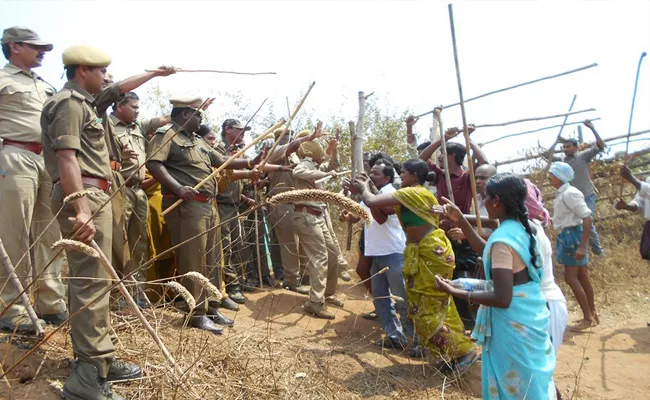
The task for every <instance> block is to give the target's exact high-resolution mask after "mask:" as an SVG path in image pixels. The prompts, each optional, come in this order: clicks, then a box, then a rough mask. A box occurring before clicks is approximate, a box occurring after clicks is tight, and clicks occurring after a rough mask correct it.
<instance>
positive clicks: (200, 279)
mask: <svg viewBox="0 0 650 400" xmlns="http://www.w3.org/2000/svg"><path fill="white" fill-rule="evenodd" d="M183 276H184V277H186V278H189V279H191V280H193V281H194V282H197V283H199V284H200V285H201V286H203V289H205V290H206V291H207V292H208V294H209V295H210V298H213V299H215V300H216V301H221V299H222V297H223V296H222V295H221V291H219V289H217V287H216V286H214V285H213V284H212V282H210V280H209V279H208V278H206V277H205V276H203V275H201V274H200V273H198V272H195V271H192V272H188V273H187V274H185V275H183Z"/></svg>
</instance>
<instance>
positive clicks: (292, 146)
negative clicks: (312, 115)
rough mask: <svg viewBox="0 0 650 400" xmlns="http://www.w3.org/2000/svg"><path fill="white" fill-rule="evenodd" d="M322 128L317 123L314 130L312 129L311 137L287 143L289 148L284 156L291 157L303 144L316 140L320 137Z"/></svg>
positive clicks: (321, 125)
mask: <svg viewBox="0 0 650 400" xmlns="http://www.w3.org/2000/svg"><path fill="white" fill-rule="evenodd" d="M322 128H323V123H322V122H320V121H319V122H318V124H316V129H314V132H312V134H311V135H308V136H303V137H301V138H298V139H296V140H294V141H293V142H291V143H289V146H288V147H287V150H286V152H285V154H284V156H285V157H289V155H291V154H293V153H295V152H296V151H298V148H299V147H300V145H301V144H303V143H305V142H311V141H313V140H316V139H318V138H319V137H321V135H322Z"/></svg>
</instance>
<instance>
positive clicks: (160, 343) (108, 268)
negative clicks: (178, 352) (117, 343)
mask: <svg viewBox="0 0 650 400" xmlns="http://www.w3.org/2000/svg"><path fill="white" fill-rule="evenodd" d="M90 246H91V247H92V248H93V249H95V251H96V252H97V254H99V260H100V261H101V263H102V265H103V266H104V268H106V271H107V272H108V274H109V275H110V276H111V279H113V280H116V281H120V277H119V276H118V275H117V272H115V268H113V266H112V265H111V262H110V261H108V258H106V255H105V254H104V252H103V251H102V249H101V248H100V247H99V246H98V245H97V243H96V242H95V241H94V240H93V241H91V242H90ZM117 287H118V289H119V291H120V292H121V293H122V296H124V298H125V299H126V301H127V303H129V305H130V306H131V307H132V308H133V310H134V311H135V314H136V315H137V317H138V319H139V320H140V322H141V323H142V325H143V326H144V328H145V329H146V330H147V332H149V334H150V335H151V337H152V338H153V341H154V342H155V343H156V345H158V347H159V348H160V351H162V353H163V355H164V356H165V358H166V359H167V362H169V364H170V365H171V366H172V368H173V369H174V371H175V372H176V373H177V374H178V376H177V378H178V379H179V380H180V377H182V376H183V371H182V370H181V369H180V367H179V366H178V365H177V364H176V360H174V357H173V356H172V355H171V353H170V352H169V350H167V347H166V346H165V343H163V341H162V340H160V337H159V336H158V334H157V333H156V331H154V329H153V327H151V324H149V321H147V318H145V316H144V314H142V311H140V307H138V305H137V304H136V302H135V300H133V297H131V294H130V293H129V291H128V290H127V289H126V286H124V283H122V282H120V283H119V285H118V286H117Z"/></svg>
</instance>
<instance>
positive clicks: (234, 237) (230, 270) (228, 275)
mask: <svg viewBox="0 0 650 400" xmlns="http://www.w3.org/2000/svg"><path fill="white" fill-rule="evenodd" d="M217 208H218V209H219V219H220V221H221V223H222V224H223V225H221V244H222V247H223V253H224V256H225V264H226V265H225V271H224V279H225V281H226V291H227V292H228V293H232V292H236V291H239V290H241V282H240V280H239V278H240V277H241V276H242V275H243V271H244V260H243V253H242V249H243V247H244V242H243V238H242V232H241V231H242V229H241V226H240V223H239V218H237V215H238V213H237V206H235V205H233V204H228V203H218V204H217ZM227 220H231V221H230V222H226V221H227ZM213 284H216V283H215V282H213Z"/></svg>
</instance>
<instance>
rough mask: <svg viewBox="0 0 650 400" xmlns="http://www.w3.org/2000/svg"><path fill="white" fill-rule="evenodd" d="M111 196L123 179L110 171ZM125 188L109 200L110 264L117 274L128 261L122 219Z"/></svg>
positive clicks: (127, 247)
mask: <svg viewBox="0 0 650 400" xmlns="http://www.w3.org/2000/svg"><path fill="white" fill-rule="evenodd" d="M111 173H112V176H111V178H112V179H111V183H112V186H111V194H112V193H114V192H115V191H116V190H117V188H119V187H120V186H122V185H123V184H124V177H122V174H120V173H119V171H111ZM126 190H127V188H126V186H125V187H123V188H122V190H120V191H118V192H117V194H116V195H115V196H113V198H112V199H111V215H112V225H113V229H112V243H113V244H112V246H113V248H112V252H113V257H112V263H113V267H114V268H115V270H116V271H118V272H122V273H123V272H124V267H125V266H126V264H127V262H128V261H129V259H130V254H131V253H129V244H128V242H127V235H126V221H125V219H124V207H125V203H126Z"/></svg>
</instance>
